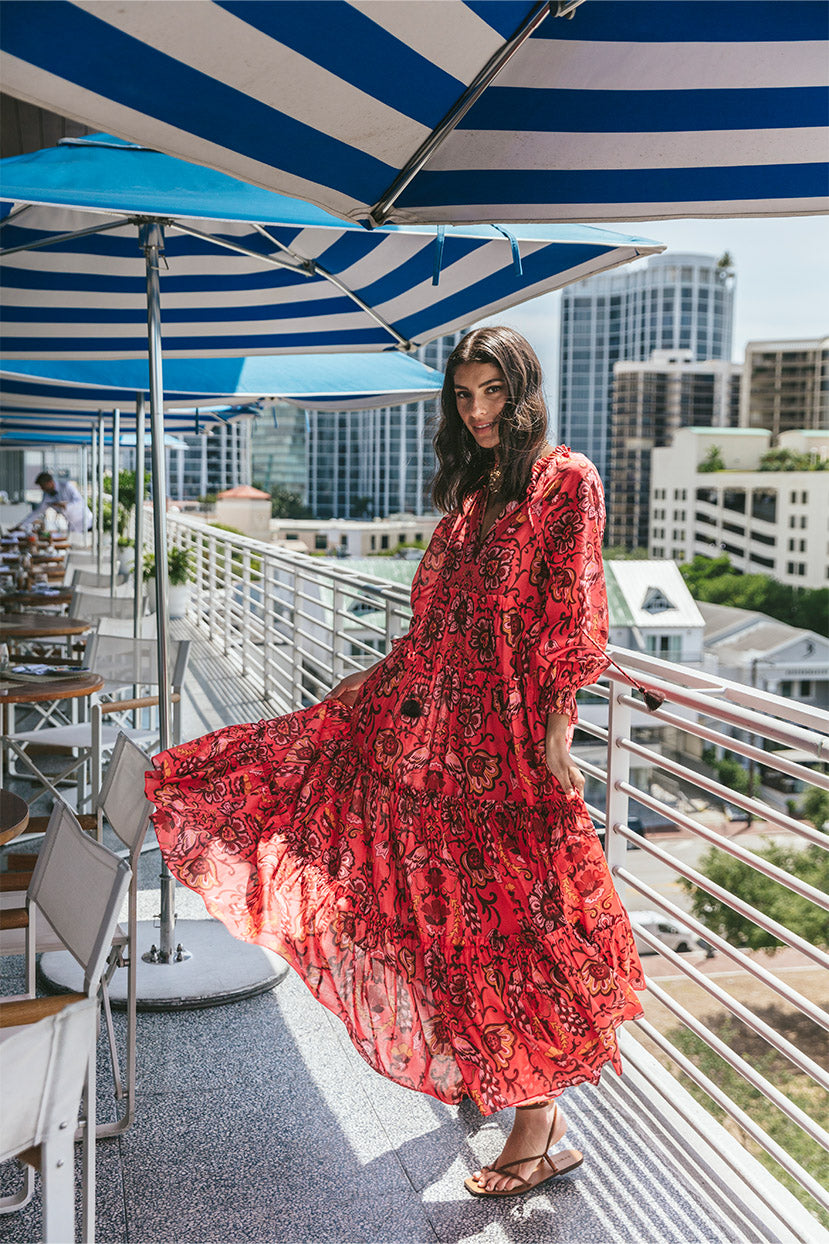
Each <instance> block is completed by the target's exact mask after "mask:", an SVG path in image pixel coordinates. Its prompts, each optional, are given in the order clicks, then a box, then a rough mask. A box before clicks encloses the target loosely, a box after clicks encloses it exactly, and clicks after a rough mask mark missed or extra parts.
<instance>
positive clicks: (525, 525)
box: [147, 448, 644, 1114]
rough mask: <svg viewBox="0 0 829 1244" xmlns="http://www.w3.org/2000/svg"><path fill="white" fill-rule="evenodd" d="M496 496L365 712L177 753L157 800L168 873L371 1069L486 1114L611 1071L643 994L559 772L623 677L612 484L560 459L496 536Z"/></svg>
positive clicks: (446, 568) (280, 723)
mask: <svg viewBox="0 0 829 1244" xmlns="http://www.w3.org/2000/svg"><path fill="white" fill-rule="evenodd" d="M485 503H486V498H485V496H484V495H483V494H477V495H475V496H474V497H472V498H471V499H469V500H468V501H467V503H466V504H465V505H464V507H463V509H462V511H461V512H459V513H455V514H450V515H448V516H447V517H445V518H444V519H443V520H442V522H441V523H440V524H439V525H438V527H437V529H436V531H435V535H434V537H433V539H432V542H431V544H430V546H429V549H428V552H427V553H426V555H425V556H424V558H423V560H422V562H421V563H420V566H419V567H418V571H417V574H416V576H415V580H414V583H413V586H412V608H413V611H414V617H413V619H412V624H411V628H410V630H409V632H408V634H406V635H405V636H404V637H403V638H402V639H399V640H397V641H396V643H395V644H394V646H393V648H392V651H391V652H390V653H389V655H388V656H387V657H386V658H385V660H383V661H382V662H381V663H380V664H379V665H377V666H376V667H375V668H374V669H373V670H372V672H371V674H370V675H369V677H368V679H367V680H366V682H365V683H364V685H363V687H362V688H361V690H360V692H359V694H358V696H357V699H356V702H355V703H354V705H353V707H348V706H346V705H345V704H344V703H343V702H341V701H339V700H326V701H323V702H322V703H321V704H316V705H314V706H313V707H311V708H306V709H302V710H301V711H299V712H296V713H291V714H289V715H287V716H284V717H278V718H276V719H275V720H270V721H260V722H257V723H254V724H252V725H239V726H229V727H226V728H225V729H222V730H218V731H216V732H215V733H214V734H209V735H207V736H206V737H205V738H201V739H195V740H194V741H193V742H190V743H183V744H181V745H180V746H177V747H174V748H172V749H171V750H169V751H166V752H163V753H161V755H159V756H156V757H155V759H154V765H155V769H154V770H153V771H151V772H150V773H149V774H148V775H147V793H148V795H149V797H150V799H152V800H153V802H154V803H155V805H156V812H155V816H154V821H155V827H156V831H157V833H158V839H159V842H160V844H161V849H162V851H163V853H164V857H165V859H166V861H167V863H168V864H169V866H170V869H171V870H172V872H173V873H174V874H175V875H176V876H177V877H178V878H179V879H180V880H181V881H182V882H183V883H184V884H185V885H186V886H189V887H191V888H192V889H194V890H196V891H198V892H199V893H201V894H202V896H203V898H204V901H205V903H206V905H207V908H208V910H209V911H210V912H211V913H212V914H213V915H214V916H217V917H218V918H219V919H221V920H223V921H224V923H225V924H226V925H227V927H228V928H229V929H230V931H231V933H233V934H234V935H235V936H236V937H239V938H242V939H243V940H245V941H250V942H257V943H259V944H260V945H263V946H267V947H269V948H271V949H272V950H275V951H278V952H279V954H281V955H283V956H284V957H285V958H286V959H287V960H288V962H289V963H291V964H292V965H293V967H294V968H296V970H297V971H298V972H299V973H300V974H301V975H302V977H303V978H304V980H305V982H306V983H307V985H308V986H309V988H310V989H311V990H312V992H313V993H314V994H315V996H316V997H317V998H319V1000H320V1001H321V1002H322V1003H324V1004H325V1006H327V1007H328V1008H329V1009H330V1010H331V1011H333V1012H334V1013H335V1014H336V1015H339V1016H340V1018H341V1019H342V1020H343V1021H344V1023H345V1024H346V1025H347V1027H348V1031H349V1033H350V1035H351V1039H352V1040H353V1042H354V1044H355V1045H356V1047H357V1049H358V1050H359V1051H360V1053H361V1054H362V1055H363V1057H364V1058H365V1059H366V1061H367V1062H369V1063H370V1064H371V1066H372V1067H374V1068H375V1069H376V1070H377V1071H380V1072H382V1074H384V1075H386V1076H389V1077H390V1078H391V1079H393V1080H397V1081H398V1082H399V1083H401V1084H404V1085H406V1086H408V1087H409V1088H412V1089H417V1090H419V1091H421V1092H425V1093H431V1094H433V1095H434V1096H435V1097H438V1098H440V1099H441V1100H443V1101H447V1102H458V1101H460V1099H461V1098H463V1097H464V1096H470V1097H472V1098H473V1100H474V1101H475V1103H476V1104H477V1106H478V1108H479V1109H480V1110H481V1111H482V1112H483V1113H484V1114H490V1113H492V1112H493V1111H496V1110H500V1109H502V1108H503V1107H505V1106H510V1105H517V1104H521V1103H522V1102H526V1101H531V1100H533V1099H534V1098H538V1097H539V1096H542V1095H555V1094H557V1093H559V1092H561V1090H562V1089H564V1088H566V1087H567V1086H568V1085H572V1084H578V1083H580V1082H582V1081H585V1080H590V1081H594V1082H595V1081H596V1080H597V1079H598V1078H599V1073H600V1071H601V1068H602V1066H603V1064H604V1063H606V1062H610V1063H611V1064H612V1065H613V1066H614V1068H615V1069H616V1070H617V1071H619V1070H620V1069H621V1068H620V1060H619V1052H618V1047H617V1041H616V1028H617V1027H618V1025H619V1024H620V1023H621V1022H622V1021H623V1020H626V1019H631V1018H633V1017H635V1016H636V1015H639V1014H640V1013H641V1007H640V1005H639V1002H638V1000H637V998H636V994H635V990H637V989H642V988H644V982H643V979H642V973H641V967H640V964H639V960H638V957H637V954H636V950H635V947H634V944H633V938H632V935H631V931H630V925H629V923H628V920H627V916H626V915H625V912H624V910H623V908H622V907H621V905H620V902H619V899H618V898H617V895H616V892H615V890H614V888H613V883H612V881H611V878H610V874H609V871H608V868H607V865H606V862H605V858H604V855H603V854H602V850H601V846H600V844H599V841H598V838H597V836H596V833H595V831H594V829H593V826H592V823H591V821H590V817H589V816H588V813H587V810H586V808H585V806H584V803H583V802H582V801H581V800H580V799H576V800H574V801H568V800H567V799H566V798H565V797H564V794H563V792H562V790H561V787H560V786H559V784H558V782H557V781H556V779H555V778H553V777H552V775H551V774H550V773H549V771H548V769H547V767H546V764H545V760H544V736H545V723H546V717H547V713H548V712H549V711H551V710H552V711H556V712H562V713H571V714H572V713H574V711H575V709H574V701H575V693H576V691H577V690H578V688H579V687H582V686H584V685H585V684H587V683H589V682H591V681H593V680H594V679H595V678H596V677H598V675H599V674H600V673H601V672H602V670H603V669H604V668H605V666H606V664H607V661H606V658H605V657H604V656H603V654H602V650H603V647H604V643H605V640H606V635H607V603H606V597H605V592H604V584H603V574H602V562H601V552H600V543H601V534H602V526H603V520H604V507H603V502H602V493H601V485H600V483H599V480H598V476H597V474H596V471H595V469H594V468H593V466H592V465H591V464H590V463H589V462H588V461H587V459H585V458H583V457H581V455H579V454H571V453H570V451H569V450H568V449H566V448H559V449H556V450H554V451H552V452H551V453H549V454H547V455H546V456H545V457H543V458H540V459H539V460H538V461H537V462H536V464H535V466H534V467H533V472H532V479H531V482H530V486H529V488H528V492H527V496H526V498H525V499H524V500H523V501H522V502H512V503H511V504H510V505H508V506H507V508H506V510H505V511H504V512H503V514H502V515H501V516H500V517H499V518H498V519H497V520H496V522H495V523H494V524H493V526H492V527H491V529H490V530H489V532H488V533H487V535H486V537H485V538H484V539H481V522H482V518H483V510H484V507H485ZM588 637H589V638H588ZM591 640H592V641H593V642H591Z"/></svg>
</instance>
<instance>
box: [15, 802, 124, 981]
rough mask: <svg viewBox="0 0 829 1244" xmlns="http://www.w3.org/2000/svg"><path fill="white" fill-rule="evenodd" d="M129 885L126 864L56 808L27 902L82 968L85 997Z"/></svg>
mask: <svg viewBox="0 0 829 1244" xmlns="http://www.w3.org/2000/svg"><path fill="white" fill-rule="evenodd" d="M129 881H130V868H129V865H128V864H127V863H126V862H125V861H124V860H120V859H119V858H118V856H117V855H115V854H114V853H113V852H112V851H110V850H109V848H108V847H105V846H103V845H102V844H101V843H100V842H96V841H95V840H94V838H90V836H89V835H88V834H85V833H84V831H83V830H82V829H81V827H80V825H79V824H78V821H77V820H76V818H75V817H74V816H73V814H72V813H71V812H70V811H69V809H68V808H67V806H66V804H65V803H61V802H58V803H56V804H55V806H54V808H53V809H52V815H51V816H50V818H49V825H48V828H47V830H46V838H45V839H44V843H43V846H42V848H41V850H40V854H39V855H38V858H37V864H36V865H35V870H34V872H33V873H32V879H31V881H30V883H29V890H28V896H27V897H28V901H29V902H31V903H34V904H35V906H36V907H37V909H38V911H41V912H43V915H44V916H45V917H46V919H47V920H48V921H49V924H50V925H51V926H52V928H53V929H54V930H55V933H57V935H58V937H59V938H60V940H61V941H62V942H63V944H64V945H65V946H66V948H67V950H69V951H71V953H72V954H73V955H74V957H75V958H76V959H77V961H78V963H79V964H80V965H81V967H82V968H83V971H84V987H85V990H86V992H87V993H89V992H91V991H92V990H94V989H95V988H97V985H98V982H99V981H100V979H101V975H102V973H103V970H104V967H105V965H106V958H107V955H108V954H109V951H110V948H111V946H112V937H113V933H114V930H115V925H116V923H117V921H118V913H119V911H120V909H121V903H122V902H123V899H124V895H125V894H126V892H127V887H128V886H129Z"/></svg>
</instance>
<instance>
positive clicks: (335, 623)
mask: <svg viewBox="0 0 829 1244" xmlns="http://www.w3.org/2000/svg"><path fill="white" fill-rule="evenodd" d="M342 617H343V593H342V588H341V587H340V585H339V584H338V583H335V584H334V591H333V601H332V604H331V666H332V669H333V675H334V683H335V684H336V683H337V682H338V681H339V679H341V678H343V677H344V676H345V675H346V674H347V673H349V670H348V669H347V668H346V665H345V661H344V657H345V655H346V651H345V634H344V629H345V628H343V633H342V634H341V633H340V624H341V620H342Z"/></svg>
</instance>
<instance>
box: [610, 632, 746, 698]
mask: <svg viewBox="0 0 829 1244" xmlns="http://www.w3.org/2000/svg"><path fill="white" fill-rule="evenodd" d="M607 651H608V654H609V655H610V656H612V657H613V659H614V661H619V662H620V664H621V665H622V669H623V670H625V668H626V667H627V666H630V668H631V669H633V670H635V671H636V674H637V678H639V676H640V675H644V676H645V677H651V678H659V679H663V678H665V677H666V676H667V679H668V681H669V682H673V681H676V682H678V683H680V684H681V685H682V686H683V687H688V688H689V689H691V690H692V689H694V688H697V689H698V690H700V691H707V692H708V694H709V695H710V694H712V693H721V692H722V691H724V690H725V689H726V687H727V686H728V683H727V682H726V680H725V679H723V678H720V677H719V675H718V674H711V673H709V672H708V671H707V670H695V669H691V668H690V667H689V666H687V665H676V663H675V662H673V661H664V660H662V659H661V658H660V657H657V656H651V655H650V654H649V653H645V652H637V651H635V650H634V649H632V648H619V647H617V646H616V645H615V644H608V646H607ZM602 677H603V678H608V679H611V680H612V681H618V682H621V681H622V680H621V678H618V676H616V674H615V671H614V670H613V669H606V670H605V671H604V673H603V675H602ZM639 681H641V678H639Z"/></svg>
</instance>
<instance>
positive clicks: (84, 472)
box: [81, 445, 89, 548]
mask: <svg viewBox="0 0 829 1244" xmlns="http://www.w3.org/2000/svg"><path fill="white" fill-rule="evenodd" d="M81 492H82V495H83V499H84V501H85V502H86V503H87V504H89V463H88V462H87V458H86V445H81ZM88 539H89V532H88V531H87V530H86V523H84V533H83V547H84V548H86V542H87V540H88Z"/></svg>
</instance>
